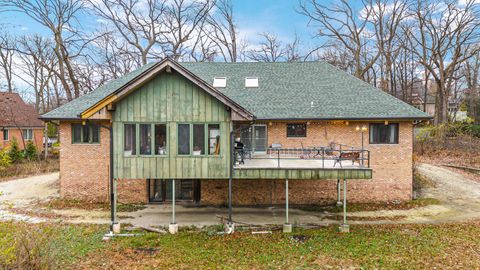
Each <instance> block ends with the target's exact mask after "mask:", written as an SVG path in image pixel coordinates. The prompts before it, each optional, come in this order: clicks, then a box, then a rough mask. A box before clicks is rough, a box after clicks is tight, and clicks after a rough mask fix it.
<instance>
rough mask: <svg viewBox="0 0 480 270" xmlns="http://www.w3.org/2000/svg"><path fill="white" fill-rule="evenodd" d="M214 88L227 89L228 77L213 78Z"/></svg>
mask: <svg viewBox="0 0 480 270" xmlns="http://www.w3.org/2000/svg"><path fill="white" fill-rule="evenodd" d="M213 87H227V77H215V78H213Z"/></svg>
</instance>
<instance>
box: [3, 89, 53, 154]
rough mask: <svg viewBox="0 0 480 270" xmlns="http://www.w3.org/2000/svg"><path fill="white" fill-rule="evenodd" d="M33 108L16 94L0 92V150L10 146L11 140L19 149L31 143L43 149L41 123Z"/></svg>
mask: <svg viewBox="0 0 480 270" xmlns="http://www.w3.org/2000/svg"><path fill="white" fill-rule="evenodd" d="M38 117H39V115H38V113H37V112H36V111H35V108H34V107H33V106H31V105H28V104H26V103H25V102H24V101H23V100H22V98H21V97H20V96H19V95H18V94H17V93H8V92H0V136H1V137H0V149H3V148H6V147H8V146H10V144H11V142H12V140H13V138H15V139H16V140H17V142H18V145H19V147H20V148H21V149H23V148H24V146H25V145H26V144H27V142H28V141H32V142H33V143H34V144H35V146H37V148H38V149H39V150H42V149H43V127H44V125H43V122H42V121H41V120H39V119H38Z"/></svg>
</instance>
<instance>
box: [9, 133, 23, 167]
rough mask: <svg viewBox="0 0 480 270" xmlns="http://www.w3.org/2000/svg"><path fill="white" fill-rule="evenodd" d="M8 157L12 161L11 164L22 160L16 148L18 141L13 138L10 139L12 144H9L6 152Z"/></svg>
mask: <svg viewBox="0 0 480 270" xmlns="http://www.w3.org/2000/svg"><path fill="white" fill-rule="evenodd" d="M8 156H9V157H10V160H11V161H12V163H17V162H19V161H20V160H21V159H22V158H23V157H22V152H21V151H20V147H19V146H18V141H17V139H16V138H15V137H14V138H13V139H12V142H11V144H10V150H8Z"/></svg>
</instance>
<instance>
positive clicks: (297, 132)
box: [287, 124, 307, 138]
mask: <svg viewBox="0 0 480 270" xmlns="http://www.w3.org/2000/svg"><path fill="white" fill-rule="evenodd" d="M287 137H294V138H295V137H297V138H298V137H307V125H306V124H287Z"/></svg>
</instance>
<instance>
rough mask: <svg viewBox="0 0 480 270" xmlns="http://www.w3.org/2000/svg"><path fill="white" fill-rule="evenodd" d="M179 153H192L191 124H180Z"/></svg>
mask: <svg viewBox="0 0 480 270" xmlns="http://www.w3.org/2000/svg"><path fill="white" fill-rule="evenodd" d="M178 154H179V155H189V154H190V125H189V124H179V125H178Z"/></svg>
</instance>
